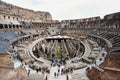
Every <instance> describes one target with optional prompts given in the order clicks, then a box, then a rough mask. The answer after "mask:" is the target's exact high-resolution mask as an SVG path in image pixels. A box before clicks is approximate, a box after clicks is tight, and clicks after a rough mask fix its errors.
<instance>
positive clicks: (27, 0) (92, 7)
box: [2, 0, 120, 20]
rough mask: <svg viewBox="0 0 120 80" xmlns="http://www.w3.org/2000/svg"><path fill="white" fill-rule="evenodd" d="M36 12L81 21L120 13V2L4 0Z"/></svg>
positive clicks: (92, 0) (119, 0) (112, 0)
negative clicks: (44, 12)
mask: <svg viewBox="0 0 120 80" xmlns="http://www.w3.org/2000/svg"><path fill="white" fill-rule="evenodd" d="M2 1H5V2H7V3H11V4H14V5H17V6H20V7H23V8H28V9H32V10H35V11H47V12H50V13H51V14H52V17H53V19H55V20H64V19H80V18H88V17H94V16H101V17H103V16H104V15H106V14H110V13H115V12H120V0H2Z"/></svg>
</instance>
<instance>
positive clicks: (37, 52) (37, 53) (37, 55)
mask: <svg viewBox="0 0 120 80" xmlns="http://www.w3.org/2000/svg"><path fill="white" fill-rule="evenodd" d="M33 54H34V56H36V57H37V58H39V57H40V56H39V51H38V50H37V49H36V50H35V51H33Z"/></svg>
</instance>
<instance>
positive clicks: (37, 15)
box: [0, 1, 52, 22]
mask: <svg viewBox="0 0 120 80" xmlns="http://www.w3.org/2000/svg"><path fill="white" fill-rule="evenodd" d="M0 13H3V14H7V15H8V14H9V15H12V16H18V17H19V18H22V19H23V20H24V19H25V20H29V21H32V22H42V21H46V20H52V16H51V14H50V13H49V12H42V11H33V10H30V9H24V8H21V7H17V6H14V5H12V4H8V3H5V2H3V1H0Z"/></svg>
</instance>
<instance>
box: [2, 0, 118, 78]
mask: <svg viewBox="0 0 120 80" xmlns="http://www.w3.org/2000/svg"><path fill="white" fill-rule="evenodd" d="M119 60H120V12H117V13H112V14H106V15H105V16H104V18H103V19H101V18H100V17H99V16H95V17H90V18H84V19H72V20H62V21H59V20H53V19H52V15H51V14H50V13H49V12H42V11H34V10H29V9H24V8H21V7H18V6H14V5H12V4H8V3H6V2H3V1H1V0H0V80H120V61H119Z"/></svg>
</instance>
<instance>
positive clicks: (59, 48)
mask: <svg viewBox="0 0 120 80" xmlns="http://www.w3.org/2000/svg"><path fill="white" fill-rule="evenodd" d="M61 54H62V49H61V45H60V44H58V46H57V58H58V59H61V57H62V55H61Z"/></svg>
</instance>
